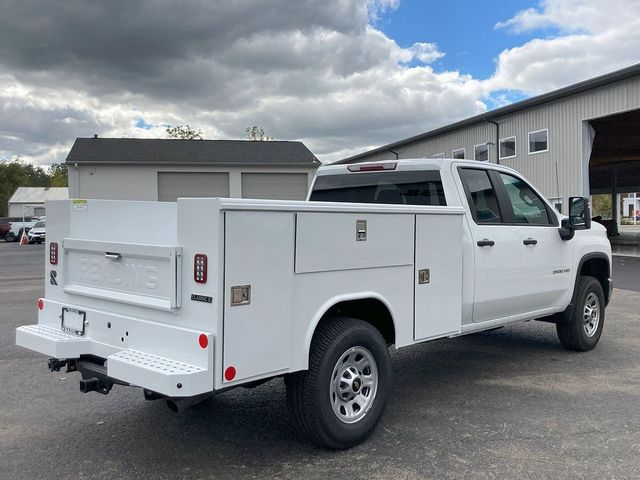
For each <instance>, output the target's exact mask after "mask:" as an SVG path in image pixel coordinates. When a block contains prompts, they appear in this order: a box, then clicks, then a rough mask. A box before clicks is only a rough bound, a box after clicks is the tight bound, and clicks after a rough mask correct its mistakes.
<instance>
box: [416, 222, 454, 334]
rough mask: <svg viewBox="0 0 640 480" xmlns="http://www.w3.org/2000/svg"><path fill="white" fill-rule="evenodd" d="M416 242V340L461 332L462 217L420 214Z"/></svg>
mask: <svg viewBox="0 0 640 480" xmlns="http://www.w3.org/2000/svg"><path fill="white" fill-rule="evenodd" d="M415 239H416V246H415V278H414V281H415V284H414V285H415V318H414V339H415V340H416V341H418V340H428V339H431V338H437V337H444V336H448V335H451V334H455V333H460V330H461V326H462V275H463V272H462V216H461V215H454V214H452V215H416V235H415ZM421 271H422V272H421Z"/></svg>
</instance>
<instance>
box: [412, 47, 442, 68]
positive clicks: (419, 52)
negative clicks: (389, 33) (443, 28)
mask: <svg viewBox="0 0 640 480" xmlns="http://www.w3.org/2000/svg"><path fill="white" fill-rule="evenodd" d="M409 52H410V53H411V55H412V56H413V57H414V58H416V59H417V60H420V61H421V62H422V63H432V62H434V61H436V60H437V59H439V58H442V57H444V55H445V54H444V53H442V52H441V51H440V50H438V46H437V45H436V44H435V43H426V42H416V43H414V44H413V45H411V47H409Z"/></svg>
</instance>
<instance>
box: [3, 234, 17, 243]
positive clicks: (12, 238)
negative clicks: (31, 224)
mask: <svg viewBox="0 0 640 480" xmlns="http://www.w3.org/2000/svg"><path fill="white" fill-rule="evenodd" d="M4 239H5V240H6V241H7V242H15V241H16V235H15V233H13V232H7V234H6V235H5V236H4Z"/></svg>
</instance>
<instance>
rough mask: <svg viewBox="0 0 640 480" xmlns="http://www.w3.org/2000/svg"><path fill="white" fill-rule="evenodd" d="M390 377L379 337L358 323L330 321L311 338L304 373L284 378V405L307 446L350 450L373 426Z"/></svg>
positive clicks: (381, 410)
mask: <svg viewBox="0 0 640 480" xmlns="http://www.w3.org/2000/svg"><path fill="white" fill-rule="evenodd" d="M390 377H391V366H390V362H389V351H388V349H387V344H386V342H385V340H384V338H383V337H382V335H381V334H380V332H379V331H378V330H377V329H376V328H375V327H373V326H372V325H370V324H369V323H367V322H364V321H362V320H356V319H351V318H337V319H333V320H331V321H328V322H327V323H324V324H321V325H320V326H319V327H318V330H317V332H316V333H315V335H314V337H313V341H312V342H311V352H310V355H309V370H307V371H304V372H297V373H294V374H291V375H289V376H287V378H286V386H287V406H288V407H289V411H290V412H291V415H292V417H293V419H294V421H295V422H296V424H297V426H298V428H299V430H300V431H301V432H302V433H303V434H304V435H305V436H306V437H307V438H309V439H310V440H311V441H313V442H314V443H316V444H318V445H320V446H322V447H325V448H332V449H345V448H350V447H353V446H355V445H357V444H359V443H361V442H363V441H364V440H366V439H367V437H368V436H369V435H370V434H371V432H372V431H373V429H374V428H375V427H376V425H377V424H378V421H379V420H380V417H381V416H382V412H383V411H384V408H385V404H386V402H387V397H388V395H389V385H390Z"/></svg>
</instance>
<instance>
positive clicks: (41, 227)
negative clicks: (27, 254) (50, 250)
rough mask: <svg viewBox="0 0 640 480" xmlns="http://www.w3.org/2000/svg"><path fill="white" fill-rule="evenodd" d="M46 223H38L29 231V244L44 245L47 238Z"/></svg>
mask: <svg viewBox="0 0 640 480" xmlns="http://www.w3.org/2000/svg"><path fill="white" fill-rule="evenodd" d="M45 229H46V223H45V222H36V223H35V225H34V226H33V228H31V230H29V233H27V238H28V239H29V243H42V242H44V238H45Z"/></svg>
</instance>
